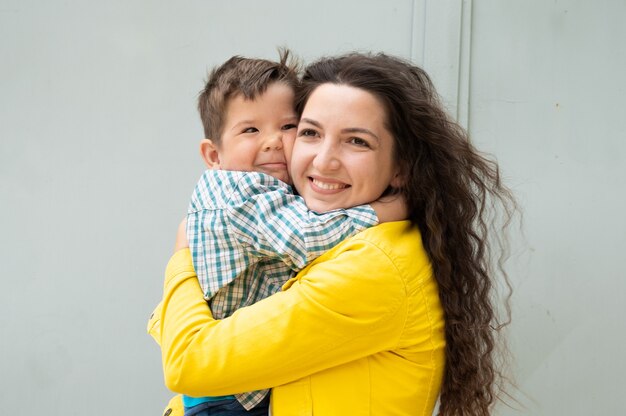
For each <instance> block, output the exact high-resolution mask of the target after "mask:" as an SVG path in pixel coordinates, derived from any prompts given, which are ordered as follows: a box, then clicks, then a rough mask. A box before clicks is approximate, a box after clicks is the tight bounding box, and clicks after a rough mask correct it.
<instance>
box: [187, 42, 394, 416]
mask: <svg viewBox="0 0 626 416" xmlns="http://www.w3.org/2000/svg"><path fill="white" fill-rule="evenodd" d="M287 55H288V54H287V53H281V60H280V62H279V63H276V62H271V61H267V60H261V59H246V58H241V57H233V58H231V59H229V60H228V61H226V62H225V63H224V64H223V65H221V66H220V67H218V68H217V69H215V70H214V71H213V72H212V73H211V74H210V76H209V80H208V82H207V84H206V87H205V89H204V90H203V91H202V93H201V95H200V97H199V105H198V107H199V110H200V115H201V118H202V122H203V125H204V133H205V137H206V138H205V139H204V140H203V141H202V142H201V145H200V150H201V154H202V157H203V159H204V161H205V163H206V165H207V166H208V168H209V170H207V171H206V172H205V173H204V174H203V175H202V177H201V179H200V181H199V182H198V184H197V186H196V189H195V191H194V193H193V195H192V200H191V203H190V206H189V211H188V216H187V236H188V239H189V246H190V250H191V253H192V258H193V262H194V268H195V269H196V272H197V275H198V279H199V282H200V285H201V287H202V290H203V292H204V295H205V299H207V301H208V302H209V304H210V307H211V310H212V313H213V316H214V317H215V318H217V319H222V318H225V317H227V316H230V315H231V314H232V313H233V312H234V311H235V310H236V309H238V308H240V307H242V306H246V305H250V304H252V303H255V302H257V301H259V300H261V299H263V298H265V297H267V296H269V295H271V294H273V293H276V292H278V291H279V290H280V289H281V287H282V285H283V284H284V283H285V282H286V281H287V280H288V279H289V278H290V277H291V276H293V275H294V274H295V273H296V272H297V271H299V270H300V269H302V268H303V267H304V266H305V265H306V264H307V263H309V262H310V261H311V260H313V259H315V258H316V257H318V256H319V255H321V254H322V253H323V252H325V251H326V250H328V249H330V248H332V247H333V246H335V245H336V244H338V243H339V242H341V241H342V240H344V239H345V238H347V237H350V236H352V235H354V234H356V233H358V232H359V231H362V230H363V229H365V228H367V227H370V226H373V225H376V224H377V223H378V222H379V219H380V218H379V217H381V216H383V217H386V216H389V218H383V219H387V220H396V219H401V218H400V215H401V212H402V207H400V206H398V205H397V204H396V203H392V204H391V205H390V204H387V203H386V204H385V205H384V206H383V205H382V203H380V202H376V203H374V204H372V205H373V207H374V208H376V211H374V208H373V207H372V206H360V207H354V208H350V209H346V210H335V211H331V212H328V213H315V212H312V211H309V210H308V209H307V207H306V205H305V201H304V200H303V199H302V198H301V197H299V196H296V195H294V194H293V191H292V189H291V187H290V186H289V185H288V183H290V182H291V179H290V177H289V173H288V170H287V165H288V157H289V156H290V149H291V145H292V143H293V141H294V140H295V133H296V125H297V122H298V119H297V116H296V113H295V111H294V90H295V88H296V87H297V82H298V81H297V73H296V70H295V69H294V67H293V66H290V65H288V64H287ZM285 150H287V151H285ZM383 211H384V212H383ZM377 214H378V216H377ZM183 404H184V407H185V415H186V416H191V415H211V414H217V412H218V411H219V412H221V413H219V414H220V415H222V414H224V415H226V414H228V415H251V414H254V415H257V414H258V415H266V414H267V412H268V405H269V395H268V390H262V391H256V392H249V393H242V394H237V395H235V396H226V397H201V398H192V397H188V396H183ZM226 409H229V412H227V413H223V412H224V411H225V410H226Z"/></svg>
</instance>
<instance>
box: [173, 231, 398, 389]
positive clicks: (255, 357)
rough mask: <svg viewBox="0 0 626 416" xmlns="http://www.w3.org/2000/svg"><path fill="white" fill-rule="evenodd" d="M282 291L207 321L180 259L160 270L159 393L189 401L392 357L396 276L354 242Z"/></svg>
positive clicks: (375, 252)
mask: <svg viewBox="0 0 626 416" xmlns="http://www.w3.org/2000/svg"><path fill="white" fill-rule="evenodd" d="M299 276H300V278H299V279H292V280H291V281H290V282H288V284H287V285H290V287H289V289H287V290H286V291H284V292H280V293H277V294H276V295H273V296H271V297H269V298H267V299H264V300H262V301H260V302H258V303H256V304H254V305H252V306H250V307H245V308H241V309H239V310H238V311H237V312H235V314H233V315H232V316H231V317H229V318H227V319H224V320H221V321H217V320H213V318H212V316H211V314H210V311H209V309H208V308H207V306H206V303H205V302H204V300H203V298H202V293H201V290H200V287H199V285H198V282H197V279H196V278H195V273H194V271H193V266H192V264H191V256H190V254H189V251H188V250H181V251H178V252H177V253H175V254H174V256H173V257H172V259H171V260H170V263H169V264H168V268H167V272H166V281H165V288H164V298H163V310H162V316H161V349H162V353H163V368H164V372H165V380H166V385H167V386H168V387H169V388H170V389H172V390H173V391H177V392H181V393H185V394H189V395H197V396H204V395H223V394H233V393H237V392H242V391H251V390H256V389H261V388H267V387H273V386H277V385H281V384H284V383H287V382H290V381H294V380H297V379H299V378H302V377H304V376H307V375H310V374H313V373H316V372H318V371H321V370H323V369H326V368H330V367H334V366H337V365H340V364H343V363H347V362H349V361H353V360H355V359H358V358H361V357H364V356H367V355H371V354H373V353H376V352H379V351H383V350H390V349H393V348H394V347H395V346H396V344H397V342H398V339H399V336H400V333H401V330H402V327H403V324H404V321H405V318H406V293H405V287H404V284H403V281H402V279H401V278H400V275H399V271H398V270H397V269H396V268H395V266H394V264H393V263H392V262H391V260H390V259H389V258H388V257H387V255H386V254H385V253H383V252H382V251H381V250H380V249H378V247H376V246H374V245H373V244H371V243H370V242H368V241H364V240H361V239H359V238H358V237H357V238H353V239H351V240H349V241H348V242H346V243H344V244H343V245H342V248H341V250H332V251H331V252H329V253H327V254H325V255H324V256H322V257H320V258H319V259H318V260H317V261H315V262H314V263H312V265H310V266H307V268H305V269H304V270H303V271H302V272H301V274H300V275H299Z"/></svg>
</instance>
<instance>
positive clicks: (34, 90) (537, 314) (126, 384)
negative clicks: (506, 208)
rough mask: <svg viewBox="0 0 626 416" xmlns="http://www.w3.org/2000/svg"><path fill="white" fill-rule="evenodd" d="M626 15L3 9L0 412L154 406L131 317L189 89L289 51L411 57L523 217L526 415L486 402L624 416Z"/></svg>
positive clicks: (520, 375)
mask: <svg viewBox="0 0 626 416" xmlns="http://www.w3.org/2000/svg"><path fill="white" fill-rule="evenodd" d="M624 16H626V2H624V1H623V0H614V1H611V0H600V1H598V2H584V1H575V0H567V1H566V0H561V1H553V2H547V1H545V0H515V1H513V0H511V1H506V2H505V1H501V0H474V1H473V2H472V1H453V0H446V1H442V0H439V1H434V0H414V1H411V0H404V1H401V0H394V1H357V0H353V1H342V2H334V1H330V0H324V1H316V2H306V3H305V2H289V1H286V0H284V1H278V0H273V1H265V2H258V1H253V0H247V1H243V0H236V1H230V2H218V1H204V2H199V1H185V2H176V3H175V2H158V3H157V2H150V1H147V0H134V1H116V0H114V1H109V2H97V1H82V2H78V1H69V2H68V1H59V0H48V1H24V0H20V1H17V0H0V62H1V63H0V209H1V210H2V211H1V212H2V216H1V217H0V226H1V233H0V272H1V273H0V277H1V279H2V285H3V290H2V291H0V334H1V335H0V337H1V338H0V339H1V341H0V374H2V377H0V405H1V406H2V412H3V413H6V414H16V415H22V414H23V415H34V414H38V413H46V412H47V414H52V415H61V414H63V415H72V414H76V415H78V414H83V413H84V409H86V408H87V409H89V410H88V412H87V413H89V414H93V415H108V414H146V415H147V414H159V411H160V410H161V408H162V406H163V405H164V403H165V401H166V399H167V398H168V397H169V393H168V392H167V391H166V390H165V388H164V387H163V382H162V376H161V369H160V358H159V352H158V349H157V347H156V345H155V344H154V343H153V342H152V340H151V339H150V338H149V337H148V336H147V335H146V334H145V324H146V319H147V317H148V315H149V313H150V312H151V310H152V307H153V306H154V305H155V304H156V303H157V301H158V300H159V297H160V291H161V282H162V273H163V269H164V266H165V263H166V261H167V258H168V255H169V253H170V251H171V248H172V244H173V235H174V230H175V227H176V224H177V223H178V221H179V220H180V218H181V217H182V216H183V215H184V211H185V208H186V204H187V199H188V196H189V194H190V191H191V189H192V187H193V185H194V183H195V180H196V179H197V177H198V176H199V175H200V173H201V171H202V164H201V162H200V159H199V157H198V155H197V143H198V140H199V139H200V138H201V136H202V131H201V126H200V122H199V120H198V117H197V115H196V110H195V98H196V94H197V92H198V90H199V89H200V88H201V87H202V82H203V78H204V76H205V74H206V71H207V69H208V68H210V67H212V66H213V65H215V64H217V63H219V62H221V61H223V60H224V59H226V58H227V57H229V56H231V55H233V54H242V55H249V56H262V57H269V58H273V57H275V56H276V52H275V48H276V46H278V45H286V46H289V47H291V48H292V49H293V50H294V51H295V52H297V53H298V54H299V55H300V56H301V57H302V58H304V59H305V60H309V61H310V60H311V59H313V58H315V57H318V56H320V55H322V54H334V53H338V52H342V51H348V50H354V49H357V50H384V51H386V52H388V53H391V54H396V55H401V56H404V57H406V58H410V59H413V60H414V61H415V62H417V63H421V64H422V65H424V66H425V67H426V69H427V70H428V71H429V72H430V73H431V75H432V76H433V78H434V79H435V82H436V83H437V85H438V87H439V89H440V91H441V92H442V93H443V95H444V97H445V100H446V103H447V105H448V106H449V109H450V111H451V112H452V113H453V114H455V115H456V116H457V117H458V118H459V120H460V121H461V122H462V123H463V124H464V125H466V126H468V127H469V129H470V131H471V133H472V135H473V138H474V140H475V142H476V143H477V144H478V145H479V146H480V147H481V148H483V149H484V150H486V151H489V152H491V153H493V154H495V155H496V156H497V158H498V160H499V161H500V162H501V167H502V170H503V172H504V174H505V176H506V178H507V181H508V183H509V184H510V185H511V186H512V187H513V188H514V190H515V192H516V194H517V195H518V197H519V199H520V202H521V205H522V207H523V210H524V215H525V227H524V230H525V235H522V233H520V232H516V234H515V235H514V239H513V242H514V256H513V258H512V259H511V263H510V266H511V274H512V279H513V282H514V285H515V290H516V291H515V298H514V312H515V315H514V321H513V325H512V326H511V327H510V330H509V332H510V338H511V349H512V351H513V355H514V356H515V359H516V361H515V369H516V377H517V382H518V385H519V392H517V393H516V395H517V396H518V397H519V399H520V400H521V402H522V403H523V405H524V406H525V408H522V409H521V410H519V411H513V410H511V409H507V408H500V409H499V410H498V412H497V413H498V414H502V415H509V414H510V415H514V414H533V415H554V414H568V415H588V414H599V413H603V414H617V413H618V409H620V408H622V407H623V406H621V400H618V399H616V397H619V396H618V393H619V392H621V391H622V390H623V389H624V387H626V385H625V383H624V382H623V381H622V380H623V376H622V374H623V373H624V370H625V365H624V360H623V359H621V354H620V350H621V348H620V347H621V345H620V344H621V342H623V341H624V336H623V334H622V331H619V328H621V326H620V324H619V322H621V320H620V319H619V318H617V317H619V315H620V312H622V311H623V310H624V308H623V306H622V307H621V308H620V306H621V305H620V304H619V303H618V302H619V301H621V298H622V297H623V295H624V294H626V290H625V289H626V287H625V286H626V284H625V283H624V280H623V279H620V278H622V277H624V273H623V272H622V271H621V270H620V269H619V268H618V267H619V263H618V254H619V253H618V250H619V249H621V248H623V247H625V246H626V244H625V241H624V240H625V238H626V226H625V221H624V219H623V218H624V217H623V215H621V213H622V212H624V211H625V208H626V207H625V201H626V198H624V196H623V189H624V185H625V183H624V182H625V179H626V172H625V167H624V166H625V164H624V158H625V156H624V153H625V150H626V144H625V141H624V139H625V135H624V131H626V122H625V118H624V117H623V115H622V112H623V104H622V100H621V95H622V94H624V92H625V87H626V81H625V80H624V77H623V72H624V69H626V56H625V52H624V51H625V49H624V47H623V46H622V45H621V42H620V39H622V38H623V37H624V35H625V34H626V30H625V29H623V25H621V24H620V23H621V22H622V20H623V17H624ZM618 270H619V271H618ZM622 326H623V324H622Z"/></svg>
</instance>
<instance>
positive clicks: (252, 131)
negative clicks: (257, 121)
mask: <svg viewBox="0 0 626 416" xmlns="http://www.w3.org/2000/svg"><path fill="white" fill-rule="evenodd" d="M258 131H259V129H257V128H256V127H247V128H245V129H243V131H242V133H256V132H258Z"/></svg>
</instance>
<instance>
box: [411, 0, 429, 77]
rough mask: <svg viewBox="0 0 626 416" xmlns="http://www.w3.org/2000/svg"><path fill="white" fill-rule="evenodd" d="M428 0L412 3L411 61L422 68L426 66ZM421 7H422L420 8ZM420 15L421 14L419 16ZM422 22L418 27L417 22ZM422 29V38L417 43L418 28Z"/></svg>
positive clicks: (417, 0) (416, 0)
mask: <svg viewBox="0 0 626 416" xmlns="http://www.w3.org/2000/svg"><path fill="white" fill-rule="evenodd" d="M427 1H428V0H413V2H412V3H411V12H412V15H413V16H412V20H411V61H412V62H414V63H418V64H419V66H420V67H422V68H423V67H424V66H425V62H424V61H425V59H426V56H425V55H426V52H425V51H426V3H427ZM420 5H421V7H420ZM418 13H421V15H420V16H418ZM418 17H419V18H420V19H418ZM418 21H419V22H420V24H419V25H418V24H417V22H418ZM418 27H421V29H422V30H421V32H422V34H421V35H422V36H421V39H420V40H419V42H416V33H417V28H418Z"/></svg>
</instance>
